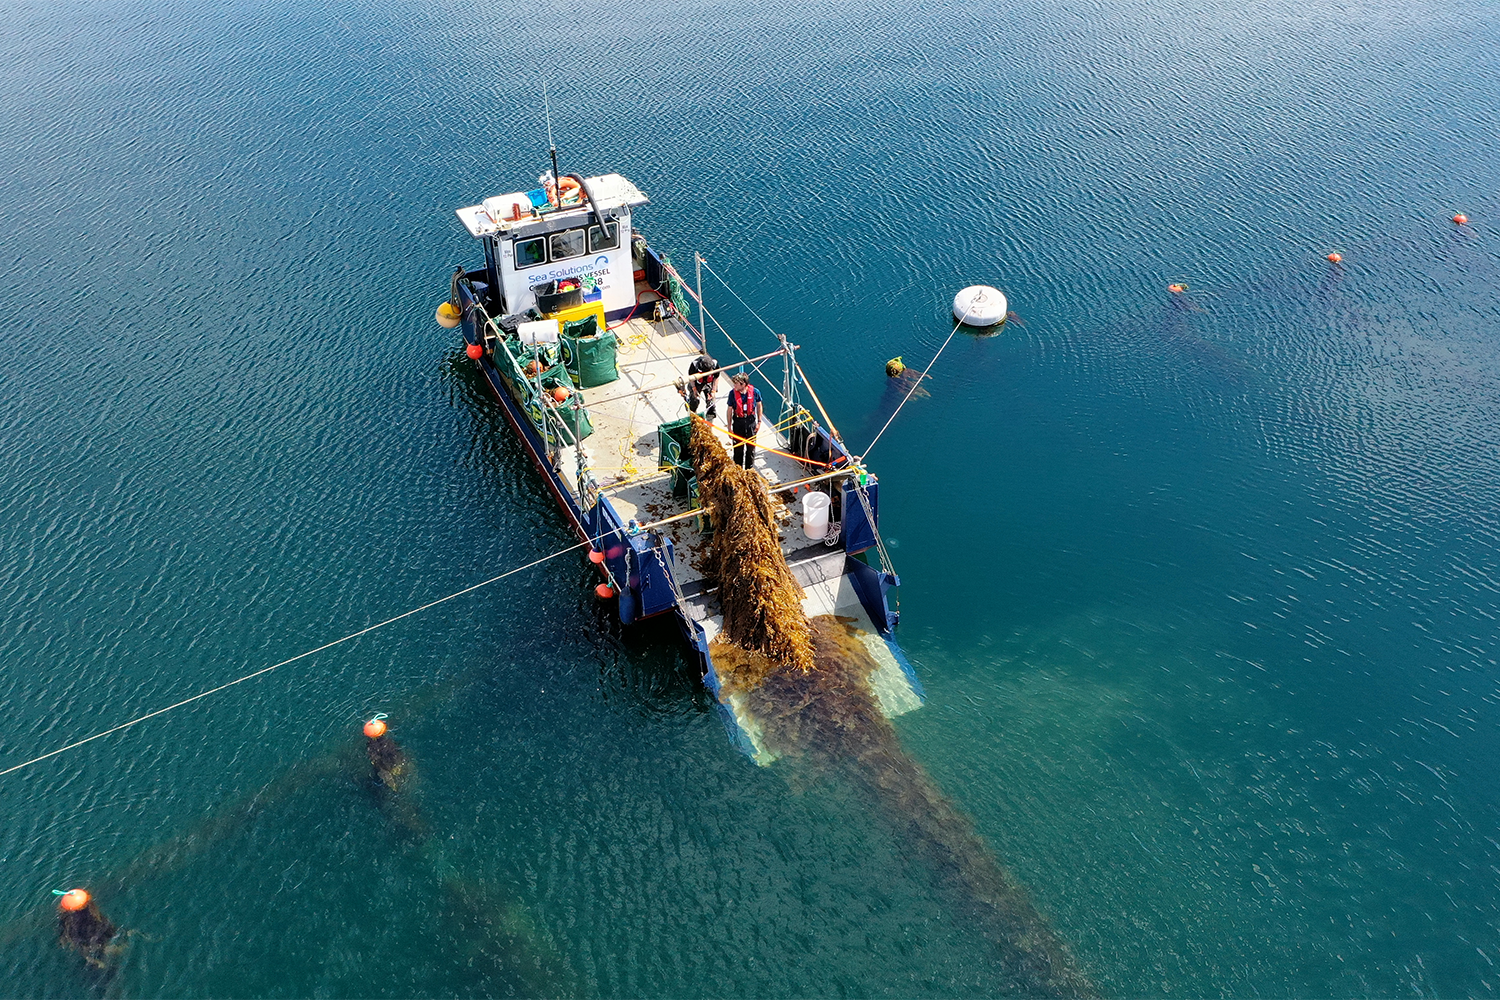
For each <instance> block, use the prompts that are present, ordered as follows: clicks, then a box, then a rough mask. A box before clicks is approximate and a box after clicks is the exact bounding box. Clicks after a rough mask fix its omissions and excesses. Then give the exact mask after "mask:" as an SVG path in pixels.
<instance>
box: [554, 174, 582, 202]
mask: <svg viewBox="0 0 1500 1000" xmlns="http://www.w3.org/2000/svg"><path fill="white" fill-rule="evenodd" d="M557 192H558V204H561V203H563V202H565V201H567V200H568V199H569V198H577V199H581V198H582V197H583V185H582V184H580V183H578V179H577V178H575V177H564V178H563V179H562V180H561V181H560V182H559V183H558V185H557Z"/></svg>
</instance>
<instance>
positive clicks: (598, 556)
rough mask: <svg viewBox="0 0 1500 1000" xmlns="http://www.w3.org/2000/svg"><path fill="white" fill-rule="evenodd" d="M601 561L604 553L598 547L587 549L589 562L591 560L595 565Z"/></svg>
mask: <svg viewBox="0 0 1500 1000" xmlns="http://www.w3.org/2000/svg"><path fill="white" fill-rule="evenodd" d="M603 561H604V553H603V552H600V551H599V550H598V549H589V562H591V563H593V564H594V565H595V566H597V565H599V564H600V563H602V562H603Z"/></svg>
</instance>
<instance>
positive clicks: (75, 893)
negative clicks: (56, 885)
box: [57, 889, 89, 913]
mask: <svg viewBox="0 0 1500 1000" xmlns="http://www.w3.org/2000/svg"><path fill="white" fill-rule="evenodd" d="M57 905H58V907H59V908H60V909H62V910H66V911H67V912H68V913H77V912H78V911H79V910H81V909H83V908H84V907H85V906H88V905H89V894H88V893H87V892H86V891H85V890H83V889H69V890H68V891H67V892H65V893H63V894H62V897H61V898H60V899H58V901H57Z"/></svg>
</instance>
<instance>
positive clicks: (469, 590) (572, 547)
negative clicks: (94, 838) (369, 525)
mask: <svg viewBox="0 0 1500 1000" xmlns="http://www.w3.org/2000/svg"><path fill="white" fill-rule="evenodd" d="M588 544H590V543H589V542H579V543H578V544H577V545H570V546H568V547H567V548H565V549H560V550H558V551H557V552H554V553H552V554H551V555H549V556H542V558H540V559H536V560H534V561H532V562H529V563H527V564H526V565H524V566H517V567H516V568H515V569H511V570H506V571H505V572H504V573H501V574H500V575H499V576H492V577H490V578H489V579H488V580H485V581H483V582H481V583H476V584H474V585H473V586H472V587H465V588H464V589H463V590H460V591H457V592H455V593H452V594H449V595H448V596H447V597H439V598H438V599H437V600H435V601H429V602H428V603H426V604H424V605H422V606H421V607H419V608H412V609H411V610H410V611H403V612H402V613H401V614H399V615H397V616H396V617H394V618H387V619H386V620H385V621H383V622H380V623H379V624H376V625H371V626H370V627H369V628H362V629H360V630H359V631H358V632H351V633H350V634H348V635H346V636H344V637H343V638H342V639H335V640H333V641H332V642H326V643H324V644H323V645H321V646H319V647H318V648H317V649H309V650H308V651H307V652H305V653H298V654H297V655H296V656H293V657H289V658H287V659H285V660H282V661H281V662H280V663H273V664H271V665H270V666H269V667H261V668H260V669H259V670H256V671H254V672H253V673H248V674H246V675H245V676H243V677H236V678H235V679H234V680H232V681H230V682H228V683H227V684H220V685H219V686H218V687H216V688H209V689H208V690H207V691H200V692H199V693H198V694H195V695H193V696H192V697H191V698H184V699H182V700H181V701H179V702H176V703H175V704H172V705H168V706H167V707H166V708H158V709H157V710H156V711H154V712H147V713H146V714H145V715H142V716H140V717H139V718H135V719H131V720H130V721H129V722H122V723H120V724H119V725H118V726H113V727H111V728H109V729H106V730H104V731H103V732H98V733H95V734H94V735H92V736H86V737H84V738H83V739H81V740H77V741H75V742H73V743H69V744H68V745H67V746H64V747H58V748H57V749H56V750H53V751H50V752H48V753H44V754H42V755H41V756H40V757H33V758H31V759H30V760H28V761H25V762H23V763H20V764H15V765H12V766H11V767H7V768H6V769H5V770H3V771H0V777H3V776H4V775H7V774H10V773H11V772H12V771H19V770H21V768H23V767H30V766H31V765H32V764H37V763H40V762H41V761H44V760H46V759H47V758H48V757H56V756H57V755H58V754H60V753H63V752H65V751H68V750H72V749H74V748H76V747H81V746H83V745H84V744H85V743H92V742H93V741H94V740H97V739H102V738H104V737H105V736H108V735H110V734H111V733H118V732H119V731H120V730H122V729H129V728H130V727H131V726H134V725H137V724H139V723H142V722H145V721H146V720H147V719H154V718H156V717H157V716H158V715H165V714H166V713H167V712H170V711H172V710H173V709H174V708H181V707H182V706H183V705H190V704H192V703H193V702H195V701H197V700H198V699H200V698H207V697H208V696H209V695H211V694H218V693H219V692H220V691H223V690H225V689H227V688H232V687H234V686H235V685H236V684H243V683H245V681H248V680H253V679H254V678H256V677H259V676H260V675H261V674H269V673H270V672H271V671H273V670H276V669H277V668H279V667H284V666H286V665H287V664H288V663H296V662H297V661H298V660H302V659H306V658H307V657H309V656H312V655H313V654H314V653H321V652H322V651H323V650H325V649H331V648H333V647H334V646H337V645H338V644H339V643H342V642H348V641H349V640H350V639H358V638H359V637H360V636H362V635H366V634H368V633H370V632H373V631H375V630H376V629H378V628H384V627H385V626H387V625H390V624H392V623H393V622H399V621H400V620H401V619H403V618H410V617H411V616H412V615H414V614H417V613H419V612H422V611H426V610H427V609H428V608H435V607H437V606H438V605H439V604H443V603H445V602H447V601H451V600H453V599H454V598H455V597H462V596H463V595H465V594H470V593H473V592H474V591H476V590H478V589H479V588H481V587H488V586H489V585H490V584H492V583H496V582H498V581H500V580H503V579H505V578H506V577H508V576H514V575H515V574H517V573H520V572H521V571H523V570H528V569H531V568H532V567H533V566H540V565H541V564H542V563H544V562H546V561H547V560H549V559H556V558H557V557H558V556H561V555H566V554H567V553H569V552H572V551H574V550H576V549H581V548H583V547H584V546H585V545H588Z"/></svg>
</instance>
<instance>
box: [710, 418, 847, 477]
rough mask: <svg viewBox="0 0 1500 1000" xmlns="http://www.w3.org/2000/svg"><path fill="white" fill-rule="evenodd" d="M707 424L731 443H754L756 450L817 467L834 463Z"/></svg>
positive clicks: (840, 457) (840, 458)
mask: <svg viewBox="0 0 1500 1000" xmlns="http://www.w3.org/2000/svg"><path fill="white" fill-rule="evenodd" d="M709 426H710V427H712V428H713V429H714V430H716V431H718V432H719V433H720V434H723V435H724V436H725V437H727V438H729V440H730V441H731V442H732V443H733V444H753V445H755V447H756V450H757V451H769V452H770V453H771V454H773V455H780V456H781V457H782V458H793V459H796V460H797V461H799V462H802V463H803V464H805V465H816V466H818V467H819V468H823V469H832V468H833V467H834V463H833V462H819V461H818V460H817V459H813V458H805V457H803V456H802V455H794V454H792V453H791V452H789V451H780V450H778V449H776V448H768V447H766V446H765V445H763V444H759V443H757V442H756V440H755V438H745V437H740V436H739V435H738V434H736V433H735V432H734V431H727V430H725V429H724V428H722V427H719V426H718V425H716V424H710V425H709ZM838 460H839V461H840V462H842V461H844V456H842V455H840V456H839V457H838Z"/></svg>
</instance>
